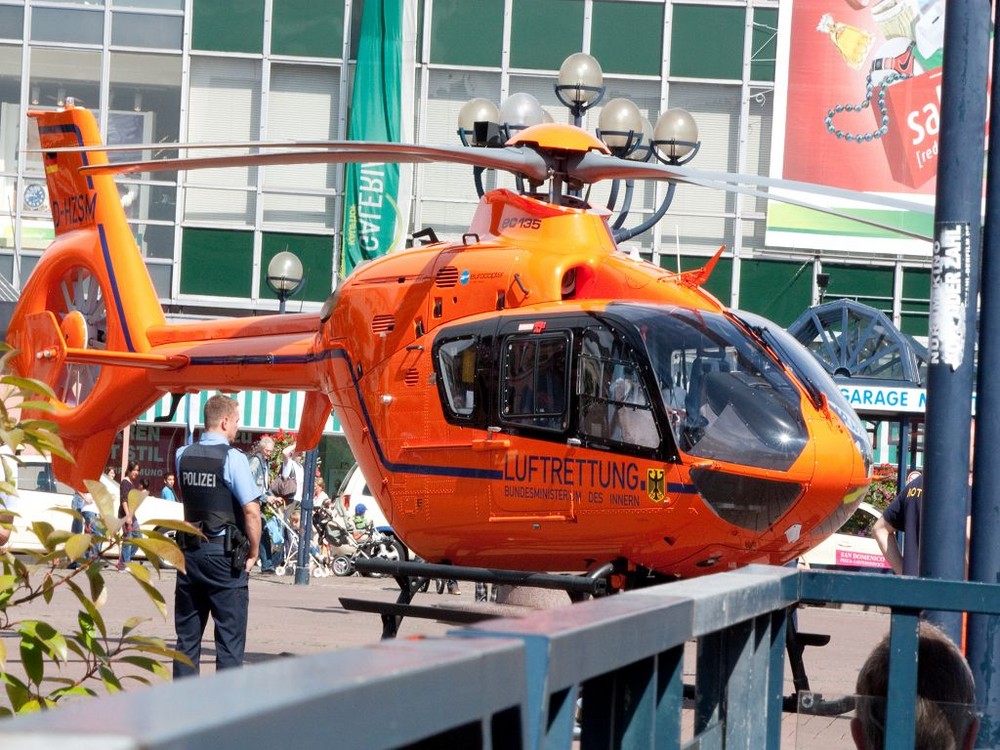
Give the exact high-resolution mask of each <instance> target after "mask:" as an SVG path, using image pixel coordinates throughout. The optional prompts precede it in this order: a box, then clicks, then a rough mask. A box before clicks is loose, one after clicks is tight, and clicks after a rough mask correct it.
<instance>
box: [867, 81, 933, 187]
mask: <svg viewBox="0 0 1000 750" xmlns="http://www.w3.org/2000/svg"><path fill="white" fill-rule="evenodd" d="M872 111H873V113H874V114H875V118H876V121H877V123H876V125H877V126H880V125H881V124H882V123H881V113H880V112H879V111H878V108H877V107H873V108H872ZM885 113H886V115H887V116H888V118H889V122H888V130H887V131H886V133H885V135H884V136H882V145H883V147H884V148H885V156H886V159H888V162H889V171H890V172H891V173H892V178H893V179H894V180H895V181H896V182H898V183H900V184H901V185H906V186H907V187H910V188H918V187H920V186H921V185H923V184H924V183H925V182H927V181H928V180H929V179H931V178H932V177H935V176H936V175H937V165H938V131H939V130H940V128H941V69H940V68H937V69H935V70H932V71H929V72H927V73H921V74H920V75H917V76H914V77H913V78H906V79H904V80H902V81H896V82H895V83H891V84H889V85H888V86H886V87H885Z"/></svg>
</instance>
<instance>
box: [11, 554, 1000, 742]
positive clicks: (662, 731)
mask: <svg viewBox="0 0 1000 750" xmlns="http://www.w3.org/2000/svg"><path fill="white" fill-rule="evenodd" d="M806 601H808V602H853V603H865V604H870V605H881V606H884V607H888V608H890V609H891V610H892V613H893V614H892V618H891V634H892V635H891V638H892V639H893V640H892V651H893V653H894V654H895V653H899V654H910V655H911V658H908V659H893V661H892V662H891V666H890V689H889V695H890V696H891V699H890V701H889V707H888V711H887V722H886V723H887V727H886V728H887V732H886V735H887V737H889V738H890V744H889V746H888V747H889V748H902V747H907V748H908V747H912V737H913V731H914V728H913V711H912V706H913V696H914V695H915V690H916V663H915V659H914V658H912V655H913V654H915V653H916V642H917V640H916V639H917V617H918V613H919V611H920V610H921V609H923V608H926V607H930V606H932V607H933V608H934V609H941V610H953V611H957V610H962V611H970V612H980V613H986V614H992V615H1000V585H993V584H981V583H954V582H943V581H929V580H920V579H912V578H898V577H894V576H883V575H861V574H844V573H819V572H811V571H796V570H791V569H788V568H774V567H767V566H751V567H749V568H745V569H743V570H739V571H734V572H729V573H722V574H717V575H712V576H706V577H703V578H699V579H694V580H689V581H681V582H678V583H671V584H667V585H663V586H655V587H651V588H649V589H644V590H639V591H634V592H629V593H626V594H621V595H618V596H611V597H607V598H602V599H596V600H592V601H588V602H584V603H581V604H576V605H573V606H571V607H564V608H559V609H552V610H543V611H538V612H533V613H531V614H530V615H528V616H526V617H523V618H517V619H504V620H491V621H488V622H484V623H480V624H478V625H475V626H472V627H468V628H463V629H458V630H455V631H452V632H451V633H450V634H449V635H448V636H447V637H444V638H427V639H421V640H405V639H402V640H391V641H382V642H380V643H378V644H376V645H372V646H366V647H362V648H352V649H345V650H341V651H331V652H328V653H324V654H320V655H311V656H306V657H300V658H295V659H281V660H276V661H272V662H267V663H264V664H260V665H255V666H252V667H247V668H245V669H240V670H231V671H227V672H221V673H218V674H215V675H212V676H208V677H204V678H201V679H196V680H184V681H181V682H177V683H170V684H165V685H162V686H158V687H155V688H151V689H143V690H137V691H135V692H131V693H126V694H119V695H115V696H109V697H107V698H100V699H97V700H94V701H83V702H77V703H74V704H70V705H67V706H65V707H61V708H59V709H57V710H55V711H52V712H49V713H46V714H41V715H32V716H20V717H16V718H14V719H10V720H6V721H3V722H0V746H2V747H3V748H4V750H27V749H28V748H31V749H32V750H34V748H43V747H57V746H58V747H61V748H70V747H87V748H101V749H102V750H119V749H126V748H136V749H138V748H143V749H144V750H147V749H148V750H154V749H161V748H162V749H166V748H200V747H211V748H213V750H225V749H227V748H234V749H235V748H239V749H240V750H244V749H245V748H248V747H252V748H257V747H263V748H274V747H280V748H291V747H294V748H297V749H301V750H311V749H312V748H316V749H317V750H318V749H319V748H323V749H324V750H326V748H331V747H336V748H364V749H365V750H373V749H376V748H397V747H408V748H438V747H441V748H446V747H447V748H504V749H506V748H525V749H535V748H539V749H540V748H569V747H571V746H572V745H573V742H574V733H575V732H576V733H577V736H578V738H579V740H580V746H581V747H583V748H589V747H601V748H608V747H611V748H643V749H644V750H645V749H647V748H679V747H692V748H693V747H697V748H736V747H739V748H748V749H749V748H753V749H754V750H758V749H759V748H775V749H776V748H779V747H780V741H781V717H782V714H781V710H782V700H783V695H782V691H783V679H784V665H785V634H786V628H787V626H788V619H789V616H790V615H789V608H790V607H792V606H793V605H795V604H796V603H799V602H806ZM691 640H694V641H696V642H697V659H696V676H695V685H694V695H695V697H694V703H693V732H694V738H693V739H690V738H689V739H688V740H687V742H685V743H684V744H682V737H681V727H682V713H683V710H682V709H683V704H684V684H683V679H682V678H683V662H684V658H683V655H684V646H685V643H687V642H688V641H691ZM275 685H280V686H282V687H281V690H280V691H278V690H273V689H271V688H270V687H269V686H275ZM581 696H582V702H583V705H584V710H582V711H581V712H580V722H581V723H580V726H579V729H577V727H576V721H577V706H578V699H580V698H581ZM906 696H909V697H908V698H907V697H906ZM689 705H691V704H689ZM688 721H689V722H690V721H691V720H690V718H689V719H688Z"/></svg>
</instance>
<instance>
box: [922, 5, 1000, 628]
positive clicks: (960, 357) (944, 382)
mask: <svg viewBox="0 0 1000 750" xmlns="http://www.w3.org/2000/svg"><path fill="white" fill-rule="evenodd" d="M946 7H947V13H946V16H945V20H944V64H943V71H942V82H941V102H940V114H941V131H940V137H939V143H938V145H939V157H938V175H937V203H936V205H935V211H934V250H933V256H932V259H931V300H930V303H931V304H930V321H929V330H928V354H929V357H930V363H929V366H928V368H927V436H926V439H925V441H924V445H925V454H924V495H923V497H924V500H923V509H922V511H921V522H920V575H921V576H924V577H926V578H938V579H944V580H963V579H964V578H965V548H966V510H967V507H968V495H969V454H970V439H969V435H970V424H971V421H972V384H973V376H974V373H973V361H974V352H975V340H976V301H977V296H978V292H979V257H980V242H981V234H982V233H981V227H980V211H981V205H982V196H983V157H984V150H985V149H984V143H983V141H984V135H985V132H986V91H987V72H988V67H989V66H988V63H987V60H988V57H989V33H990V20H991V13H990V11H991V8H990V0H956V1H954V2H948V3H947V6H946ZM928 618H929V619H930V620H932V621H933V622H935V623H936V624H938V625H940V626H941V627H942V628H943V629H944V630H945V632H947V633H948V635H949V636H951V638H952V639H953V640H954V641H955V642H957V643H958V642H961V631H962V615H961V613H953V612H947V613H945V612H931V613H929V615H928Z"/></svg>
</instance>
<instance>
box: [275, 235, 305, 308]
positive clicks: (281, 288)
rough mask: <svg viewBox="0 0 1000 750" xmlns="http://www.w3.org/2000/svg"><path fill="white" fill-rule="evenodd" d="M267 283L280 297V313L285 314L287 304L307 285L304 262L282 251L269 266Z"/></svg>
mask: <svg viewBox="0 0 1000 750" xmlns="http://www.w3.org/2000/svg"><path fill="white" fill-rule="evenodd" d="M266 281H267V285H268V286H269V287H270V289H271V291H272V292H274V293H275V294H276V295H277V297H278V312H279V313H283V312H285V302H286V301H287V300H288V298H289V297H291V296H292V295H294V294H296V293H298V291H299V290H300V289H302V286H303V284H305V281H306V279H305V273H304V272H303V270H302V261H301V260H299V257H298V256H297V255H296V254H295V253H291V252H289V251H288V250H282V251H281V252H280V253H278V254H277V255H275V256H274V257H273V258H271V262H270V263H268V264H267V276H266Z"/></svg>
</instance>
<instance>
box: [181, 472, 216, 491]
mask: <svg viewBox="0 0 1000 750" xmlns="http://www.w3.org/2000/svg"><path fill="white" fill-rule="evenodd" d="M181 476H182V477H183V479H184V484H186V485H187V486H188V487H215V481H216V478H217V475H216V474H213V473H211V472H208V471H184V472H181Z"/></svg>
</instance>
